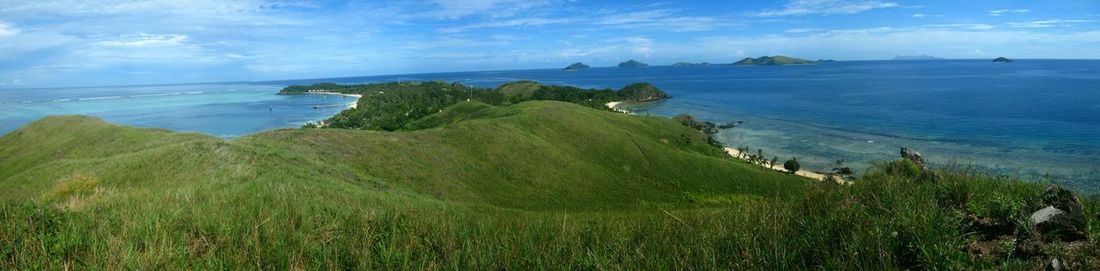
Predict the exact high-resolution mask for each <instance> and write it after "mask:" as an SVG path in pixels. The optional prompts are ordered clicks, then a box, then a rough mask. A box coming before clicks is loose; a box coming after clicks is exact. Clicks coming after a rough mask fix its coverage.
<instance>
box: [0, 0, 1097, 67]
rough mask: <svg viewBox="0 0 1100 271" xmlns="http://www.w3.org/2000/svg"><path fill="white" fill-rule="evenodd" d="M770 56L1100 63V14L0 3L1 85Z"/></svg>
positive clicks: (1082, 1)
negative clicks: (998, 58)
mask: <svg viewBox="0 0 1100 271" xmlns="http://www.w3.org/2000/svg"><path fill="white" fill-rule="evenodd" d="M776 54H781V55H787V56H794V57H800V58H806V59H836V60H875V59H889V58H893V57H894V56H897V55H932V56H937V57H944V58H967V59H991V58H994V57H998V56H1006V57H1009V58H1057V59H1100V1H1096V0H1059V1H958V0H951V1H903V0H896V1H894V0H852V1H846V0H790V1H733V0H726V1H668V2H651V3H643V2H637V1H583V0H573V1H553V0H431V1H270V0H232V1H225V0H147V1H140V0H62V1H50V0H35V1H27V0H0V88H27V87H51V86H92V85H131V84H158V83H187V82H224V81H263V80H279V79H302V78H331V77H348V76H366V75H384V74H407V73H428V72H448V71H479V70H511V69H536V68H561V67H565V66H567V65H569V64H570V63H573V62H584V63H586V64H589V65H593V66H612V65H615V64H617V63H618V62H621V61H625V60H627V59H635V60H638V61H642V62H646V63H650V64H655V65H662V64H671V63H675V62H680V61H688V62H704V61H706V62H712V63H730V62H734V61H736V60H738V59H741V58H744V57H756V56H761V55H776Z"/></svg>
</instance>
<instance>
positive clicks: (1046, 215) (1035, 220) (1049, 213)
mask: <svg viewBox="0 0 1100 271" xmlns="http://www.w3.org/2000/svg"><path fill="white" fill-rule="evenodd" d="M1064 214H1066V212H1063V211H1062V210H1058V208H1054V206H1047V207H1046V208H1043V209H1039V210H1038V211H1035V212H1034V213H1031V224H1032V225H1038V224H1039V223H1043V222H1046V221H1050V220H1051V219H1054V217H1055V216H1059V215H1064Z"/></svg>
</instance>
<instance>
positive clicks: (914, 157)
mask: <svg viewBox="0 0 1100 271" xmlns="http://www.w3.org/2000/svg"><path fill="white" fill-rule="evenodd" d="M901 158H904V159H906V160H909V161H913V164H916V165H917V166H918V167H920V168H922V169H923V168H924V157H922V156H921V155H920V152H917V151H916V150H914V149H910V148H909V147H901Z"/></svg>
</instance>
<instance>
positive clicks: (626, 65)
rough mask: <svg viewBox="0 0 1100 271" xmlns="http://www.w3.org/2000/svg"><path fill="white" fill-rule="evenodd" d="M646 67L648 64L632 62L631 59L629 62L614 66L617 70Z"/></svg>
mask: <svg viewBox="0 0 1100 271" xmlns="http://www.w3.org/2000/svg"><path fill="white" fill-rule="evenodd" d="M648 66H649V64H645V63H642V62H638V61H634V60H633V59H631V60H627V61H624V62H621V63H619V65H618V66H616V67H619V68H638V67H648Z"/></svg>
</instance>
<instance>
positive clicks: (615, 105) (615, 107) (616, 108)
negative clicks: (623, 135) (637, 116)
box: [604, 101, 634, 114]
mask: <svg viewBox="0 0 1100 271" xmlns="http://www.w3.org/2000/svg"><path fill="white" fill-rule="evenodd" d="M624 103H626V102H623V101H614V102H609V103H606V104H604V105H606V106H607V108H611V110H614V111H615V112H619V113H627V114H634V112H630V111H627V110H623V109H619V105H622V104H624Z"/></svg>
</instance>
